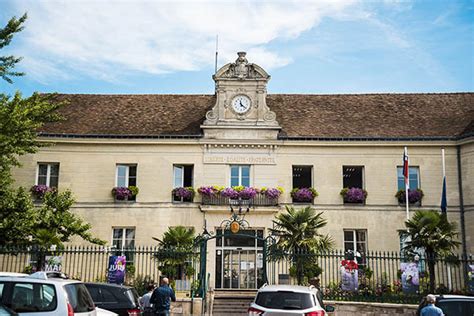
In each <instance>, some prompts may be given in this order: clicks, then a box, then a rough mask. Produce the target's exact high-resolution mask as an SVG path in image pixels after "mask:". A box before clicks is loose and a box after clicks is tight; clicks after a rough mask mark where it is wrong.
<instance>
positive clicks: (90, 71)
mask: <svg viewBox="0 0 474 316" xmlns="http://www.w3.org/2000/svg"><path fill="white" fill-rule="evenodd" d="M352 4H353V1H352V0H343V1H331V0H328V1H318V2H316V1H170V2H165V1H140V0H137V1H123V0H122V1H120V0H114V1H78V0H69V1H59V0H49V1H33V0H29V1H17V2H14V3H13V5H15V6H16V8H15V9H16V10H18V11H19V12H22V11H28V14H29V19H28V21H27V27H26V29H25V31H24V34H23V36H24V39H23V41H22V45H23V46H21V47H20V48H21V49H22V52H21V55H22V56H24V57H25V59H24V60H25V66H27V67H33V71H31V70H29V74H31V76H32V77H33V78H35V79H36V80H39V81H45V80H47V78H48V77H49V76H51V75H53V76H55V77H59V78H62V79H69V78H71V77H74V76H80V75H86V76H90V77H95V78H97V77H98V78H100V79H102V80H108V81H113V80H115V79H116V78H117V77H121V76H123V75H124V74H127V73H131V72H143V73H149V74H166V73H170V72H178V71H196V70H201V69H204V68H206V67H212V66H213V64H214V54H215V37H216V34H218V35H219V54H220V60H225V61H226V62H227V61H231V60H234V59H235V58H236V55H235V53H236V52H237V51H241V50H246V51H248V52H249V55H248V57H249V60H250V62H256V63H258V64H260V65H262V66H263V67H264V68H267V69H272V68H276V67H282V66H285V65H287V64H288V63H290V62H291V61H292V58H291V56H281V55H280V54H279V53H278V52H275V51H272V50H270V49H269V48H267V47H266V44H269V43H270V42H272V41H275V40H291V39H294V38H297V37H298V36H300V35H301V34H302V33H303V32H305V31H308V30H310V29H312V28H314V27H315V26H316V25H318V23H319V22H320V21H321V19H323V18H325V17H333V16H337V15H340V14H344V12H345V11H347V10H349V8H350V7H351V5H352ZM26 61H29V62H28V64H26Z"/></svg>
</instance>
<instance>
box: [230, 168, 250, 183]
mask: <svg viewBox="0 0 474 316" xmlns="http://www.w3.org/2000/svg"><path fill="white" fill-rule="evenodd" d="M239 185H242V186H244V187H249V186H250V166H238V165H234V166H230V186H231V187H235V186H239Z"/></svg>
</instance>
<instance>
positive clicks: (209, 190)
mask: <svg viewBox="0 0 474 316" xmlns="http://www.w3.org/2000/svg"><path fill="white" fill-rule="evenodd" d="M198 192H199V194H201V195H203V196H208V197H211V196H215V195H217V193H218V192H219V190H218V189H216V188H215V187H213V186H209V187H200V188H199V189H198Z"/></svg>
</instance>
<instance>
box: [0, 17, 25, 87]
mask: <svg viewBox="0 0 474 316" xmlns="http://www.w3.org/2000/svg"><path fill="white" fill-rule="evenodd" d="M26 18H27V15H26V13H25V14H24V15H23V16H21V17H20V18H19V19H17V18H16V17H15V16H14V17H12V18H11V19H10V21H8V23H7V25H6V26H5V27H4V28H2V29H0V49H2V48H4V47H5V46H7V45H9V44H10V42H11V41H12V39H13V35H15V33H18V32H21V31H22V30H23V28H24V26H23V24H24V23H25V21H26ZM20 60H21V57H15V56H0V77H1V78H2V79H3V80H5V81H6V82H8V83H13V81H12V79H11V78H10V77H13V76H23V75H24V73H22V72H16V71H13V68H14V67H15V66H16V64H17V63H19V62H20Z"/></svg>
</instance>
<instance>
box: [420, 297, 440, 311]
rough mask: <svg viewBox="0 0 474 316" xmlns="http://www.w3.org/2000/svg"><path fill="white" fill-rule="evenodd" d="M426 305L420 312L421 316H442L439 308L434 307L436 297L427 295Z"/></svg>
mask: <svg viewBox="0 0 474 316" xmlns="http://www.w3.org/2000/svg"><path fill="white" fill-rule="evenodd" d="M426 303H427V304H428V305H426V306H425V307H423V309H422V310H421V316H444V313H443V311H442V310H441V308H439V307H437V306H435V305H434V304H435V303H436V296H434V295H433V294H428V295H427V296H426Z"/></svg>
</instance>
